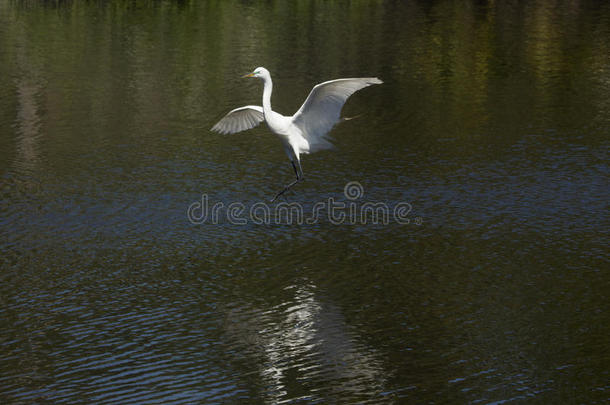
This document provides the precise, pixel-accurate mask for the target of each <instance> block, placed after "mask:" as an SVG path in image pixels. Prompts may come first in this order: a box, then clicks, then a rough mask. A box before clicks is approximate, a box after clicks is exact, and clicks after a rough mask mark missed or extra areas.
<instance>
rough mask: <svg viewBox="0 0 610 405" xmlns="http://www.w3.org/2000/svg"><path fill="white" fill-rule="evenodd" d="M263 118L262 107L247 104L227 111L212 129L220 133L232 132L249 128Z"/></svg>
mask: <svg viewBox="0 0 610 405" xmlns="http://www.w3.org/2000/svg"><path fill="white" fill-rule="evenodd" d="M264 120H265V115H264V114H263V107H259V106H257V105H247V106H245V107H239V108H236V109H234V110H232V111H229V112H228V114H227V115H225V116H224V117H222V119H221V120H220V121H218V122H217V123H216V125H214V126H213V127H212V131H216V132H220V133H221V134H234V133H236V132H240V131H245V130H246V129H251V128H254V127H255V126H257V125H258V124H260V123H261V122H263V121H264Z"/></svg>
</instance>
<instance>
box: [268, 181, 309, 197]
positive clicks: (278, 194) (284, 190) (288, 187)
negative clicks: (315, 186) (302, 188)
mask: <svg viewBox="0 0 610 405" xmlns="http://www.w3.org/2000/svg"><path fill="white" fill-rule="evenodd" d="M303 180H305V178H304V177H301V178H300V179H296V180H295V181H293V182H292V183H290V184H289V185H287V186H286V187H284V188H283V189H282V191H280V192H279V193H277V194H276V195H275V197H273V198H272V199H271V201H270V202H274V201H275V200H277V199H278V197H280V196H282V195H284V193H285V192H286V191H288V190H290V188H291V187H292V186H294V185H295V184H297V183H300V182H302V181H303Z"/></svg>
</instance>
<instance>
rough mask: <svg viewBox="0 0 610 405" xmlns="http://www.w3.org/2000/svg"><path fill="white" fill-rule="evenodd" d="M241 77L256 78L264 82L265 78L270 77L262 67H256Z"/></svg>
mask: <svg viewBox="0 0 610 405" xmlns="http://www.w3.org/2000/svg"><path fill="white" fill-rule="evenodd" d="M242 77H258V78H259V79H263V80H265V79H266V78H268V77H270V75H269V71H268V70H267V69H265V68H264V67H257V68H256V69H254V70H253V71H252V73H248V74H247V75H244V76H242Z"/></svg>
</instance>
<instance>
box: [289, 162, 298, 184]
mask: <svg viewBox="0 0 610 405" xmlns="http://www.w3.org/2000/svg"><path fill="white" fill-rule="evenodd" d="M290 163H292V168H293V169H294V174H296V176H297V180H298V179H299V172H298V171H297V167H296V166H295V165H294V161H293V160H291V161H290Z"/></svg>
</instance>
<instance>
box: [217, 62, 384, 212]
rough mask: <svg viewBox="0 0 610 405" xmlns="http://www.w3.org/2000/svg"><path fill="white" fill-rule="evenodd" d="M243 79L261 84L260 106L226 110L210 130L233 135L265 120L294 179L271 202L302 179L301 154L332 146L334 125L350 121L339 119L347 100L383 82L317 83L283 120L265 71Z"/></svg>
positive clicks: (373, 79) (368, 79)
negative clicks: (330, 137) (274, 105)
mask: <svg viewBox="0 0 610 405" xmlns="http://www.w3.org/2000/svg"><path fill="white" fill-rule="evenodd" d="M242 77H257V78H259V79H261V80H262V81H263V83H264V85H265V87H264V89H263V106H262V107H260V106H258V105H247V106H245V107H239V108H236V109H234V110H232V111H229V113H227V115H225V116H224V117H223V118H222V119H221V120H220V121H218V123H216V125H214V126H213V127H212V131H216V132H219V133H221V134H234V133H236V132H240V131H245V130H247V129H251V128H254V127H255V126H257V125H258V124H260V123H261V122H263V121H265V122H266V123H267V126H268V127H269V129H270V130H271V132H273V133H274V134H276V135H277V136H278V137H279V138H280V140H281V141H282V144H283V145H284V151H285V152H286V155H288V159H290V163H292V168H293V169H294V173H295V174H296V176H297V178H296V180H295V181H293V182H292V183H290V184H288V185H287V186H286V187H284V188H283V189H282V190H281V191H280V192H279V193H277V195H276V196H275V197H274V198H273V199H272V200H271V202H273V201H275V199H276V198H278V197H279V196H281V195H282V194H284V193H285V192H286V191H288V189H290V187H292V186H294V185H295V184H296V183H298V182H300V181H303V180H304V179H305V178H304V176H303V169H302V168H301V160H300V155H301V154H302V153H304V154H307V153H312V152H317V151H319V150H322V149H330V148H332V147H333V145H332V144H331V143H330V142H329V140H328V138H326V135H327V134H328V132H330V130H331V129H332V128H333V127H334V126H335V125H336V124H337V123H339V122H341V121H343V120H347V119H349V118H343V119H342V118H341V108H343V105H344V104H345V102H346V101H347V98H348V97H349V96H351V95H352V94H354V93H355V92H356V91H358V90H360V89H362V88H364V87H367V86H370V85H372V84H381V83H383V82H382V81H381V80H379V79H378V78H376V77H357V78H350V79H336V80H330V81H328V82H324V83H320V84H318V85H316V86H314V88H313V89H312V90H311V92H310V93H309V96H307V99H306V100H305V102H304V103H303V105H302V106H301V108H299V111H297V112H296V113H295V114H294V115H293V116H291V117H286V116H283V115H281V114H278V113H276V112H275V111H273V110H272V109H271V91H272V90H273V82H272V81H271V74H270V73H269V71H268V70H267V69H265V68H264V67H258V68H256V69H254V71H253V72H252V73H249V74H247V75H245V76H242Z"/></svg>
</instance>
